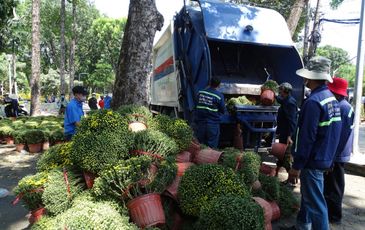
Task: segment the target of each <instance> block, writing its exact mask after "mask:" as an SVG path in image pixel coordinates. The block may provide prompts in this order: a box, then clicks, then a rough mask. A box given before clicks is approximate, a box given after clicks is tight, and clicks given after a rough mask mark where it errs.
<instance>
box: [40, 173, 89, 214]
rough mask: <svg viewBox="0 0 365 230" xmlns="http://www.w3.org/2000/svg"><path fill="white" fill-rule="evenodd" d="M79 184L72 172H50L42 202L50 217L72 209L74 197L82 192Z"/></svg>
mask: <svg viewBox="0 0 365 230" xmlns="http://www.w3.org/2000/svg"><path fill="white" fill-rule="evenodd" d="M66 175H67V176H66ZM66 179H67V182H66ZM79 182H80V181H79V180H78V179H77V178H76V176H75V175H74V174H73V173H72V172H71V171H65V172H62V171H60V170H53V171H51V172H49V174H48V180H47V182H46V183H45V185H44V192H43V194H42V200H43V203H44V205H45V208H46V209H47V211H48V213H49V214H50V215H58V214H60V213H62V212H64V211H66V210H67V209H69V208H70V207H71V204H72V200H73V199H74V197H75V196H77V195H78V194H79V193H80V192H81V191H82V187H81V186H80V185H78V183H79Z"/></svg>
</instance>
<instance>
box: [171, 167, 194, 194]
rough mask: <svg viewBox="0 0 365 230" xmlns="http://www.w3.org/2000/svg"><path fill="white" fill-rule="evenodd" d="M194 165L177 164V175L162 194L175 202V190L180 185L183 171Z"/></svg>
mask: <svg viewBox="0 0 365 230" xmlns="http://www.w3.org/2000/svg"><path fill="white" fill-rule="evenodd" d="M192 165H194V163H191V162H186V163H177V174H176V177H175V180H174V181H173V182H172V183H171V184H170V186H168V187H167V188H166V190H165V192H164V194H165V195H166V196H168V197H171V198H172V199H174V200H175V201H177V200H178V199H177V190H178V188H179V185H180V181H181V177H182V176H183V175H184V173H185V171H186V170H187V169H188V168H189V167H190V166H192Z"/></svg>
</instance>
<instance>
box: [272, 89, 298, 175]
mask: <svg viewBox="0 0 365 230" xmlns="http://www.w3.org/2000/svg"><path fill="white" fill-rule="evenodd" d="M292 90H293V87H292V85H291V84H290V83H288V82H284V83H281V84H280V86H279V95H278V96H277V97H276V101H277V102H278V103H279V104H280V108H279V110H278V116H277V119H276V120H277V127H276V134H277V135H278V136H279V143H282V144H286V145H287V150H286V151H285V156H284V157H283V158H282V159H279V160H278V161H277V162H276V165H277V168H276V169H277V170H276V174H277V173H278V172H279V169H280V167H284V168H285V169H286V171H287V172H289V170H290V168H291V163H292V156H291V151H290V150H291V146H292V144H293V140H292V137H293V135H294V133H295V128H296V126H297V113H298V106H297V101H296V100H295V99H294V97H293V96H292V95H291V92H292Z"/></svg>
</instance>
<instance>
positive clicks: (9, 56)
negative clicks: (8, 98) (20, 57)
mask: <svg viewBox="0 0 365 230" xmlns="http://www.w3.org/2000/svg"><path fill="white" fill-rule="evenodd" d="M7 60H8V75H9V92H8V93H9V95H10V94H12V93H13V84H12V72H13V71H12V68H11V63H12V62H13V61H12V55H10V54H8V55H7Z"/></svg>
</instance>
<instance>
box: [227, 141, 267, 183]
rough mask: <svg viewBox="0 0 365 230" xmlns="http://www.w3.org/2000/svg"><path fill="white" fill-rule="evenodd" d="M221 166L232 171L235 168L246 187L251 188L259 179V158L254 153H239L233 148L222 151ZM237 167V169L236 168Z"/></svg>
mask: <svg viewBox="0 0 365 230" xmlns="http://www.w3.org/2000/svg"><path fill="white" fill-rule="evenodd" d="M221 161H222V165H224V166H226V167H229V168H231V169H233V170H236V168H237V174H238V175H239V177H240V178H242V180H243V182H244V183H245V184H246V185H247V186H249V187H250V186H251V185H252V183H253V182H255V181H256V180H257V179H258V177H259V171H260V164H261V160H260V156H259V155H258V154H256V153H255V152H245V153H243V154H242V153H241V152H240V150H238V149H235V148H225V149H223V155H222V158H221ZM237 166H238V167H237Z"/></svg>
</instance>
